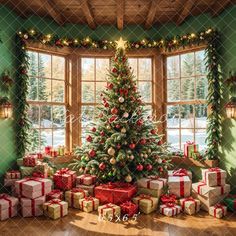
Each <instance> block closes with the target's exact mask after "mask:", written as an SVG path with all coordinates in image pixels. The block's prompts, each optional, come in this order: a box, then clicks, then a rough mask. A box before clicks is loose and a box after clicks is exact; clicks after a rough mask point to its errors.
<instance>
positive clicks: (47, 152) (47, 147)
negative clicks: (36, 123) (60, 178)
mask: <svg viewBox="0 0 236 236" xmlns="http://www.w3.org/2000/svg"><path fill="white" fill-rule="evenodd" d="M51 150H52V146H46V147H45V148H44V152H45V154H46V155H50V153H51Z"/></svg>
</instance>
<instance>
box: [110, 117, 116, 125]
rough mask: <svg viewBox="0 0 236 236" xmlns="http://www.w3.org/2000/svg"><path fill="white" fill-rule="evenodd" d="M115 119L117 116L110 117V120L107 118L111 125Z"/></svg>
mask: <svg viewBox="0 0 236 236" xmlns="http://www.w3.org/2000/svg"><path fill="white" fill-rule="evenodd" d="M116 119H117V116H112V117H111V118H109V123H112V122H113V121H115V120H116Z"/></svg>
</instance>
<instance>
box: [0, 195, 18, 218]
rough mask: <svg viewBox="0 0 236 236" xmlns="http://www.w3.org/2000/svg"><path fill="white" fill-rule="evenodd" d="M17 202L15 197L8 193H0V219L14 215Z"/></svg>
mask: <svg viewBox="0 0 236 236" xmlns="http://www.w3.org/2000/svg"><path fill="white" fill-rule="evenodd" d="M18 203H19V200H18V199H17V198H15V197H12V196H9V195H8V194H0V220H6V219H8V218H11V217H14V216H16V215H17V206H18Z"/></svg>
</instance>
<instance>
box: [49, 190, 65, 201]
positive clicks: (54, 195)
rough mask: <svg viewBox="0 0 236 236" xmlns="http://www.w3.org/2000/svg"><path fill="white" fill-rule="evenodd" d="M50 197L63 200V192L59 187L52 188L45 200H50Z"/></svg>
mask: <svg viewBox="0 0 236 236" xmlns="http://www.w3.org/2000/svg"><path fill="white" fill-rule="evenodd" d="M52 199H60V200H63V192H62V191H61V190H59V189H54V190H52V191H51V192H50V193H48V194H47V195H46V201H50V200H52Z"/></svg>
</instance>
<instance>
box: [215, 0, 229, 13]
mask: <svg viewBox="0 0 236 236" xmlns="http://www.w3.org/2000/svg"><path fill="white" fill-rule="evenodd" d="M230 2H231V1H230V0H224V1H219V0H216V1H215V2H214V4H213V5H212V7H211V9H212V16H213V17H215V16H218V15H219V14H220V13H221V12H222V11H223V10H224V9H225V8H226V7H227V5H228V4H229V3H230Z"/></svg>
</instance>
